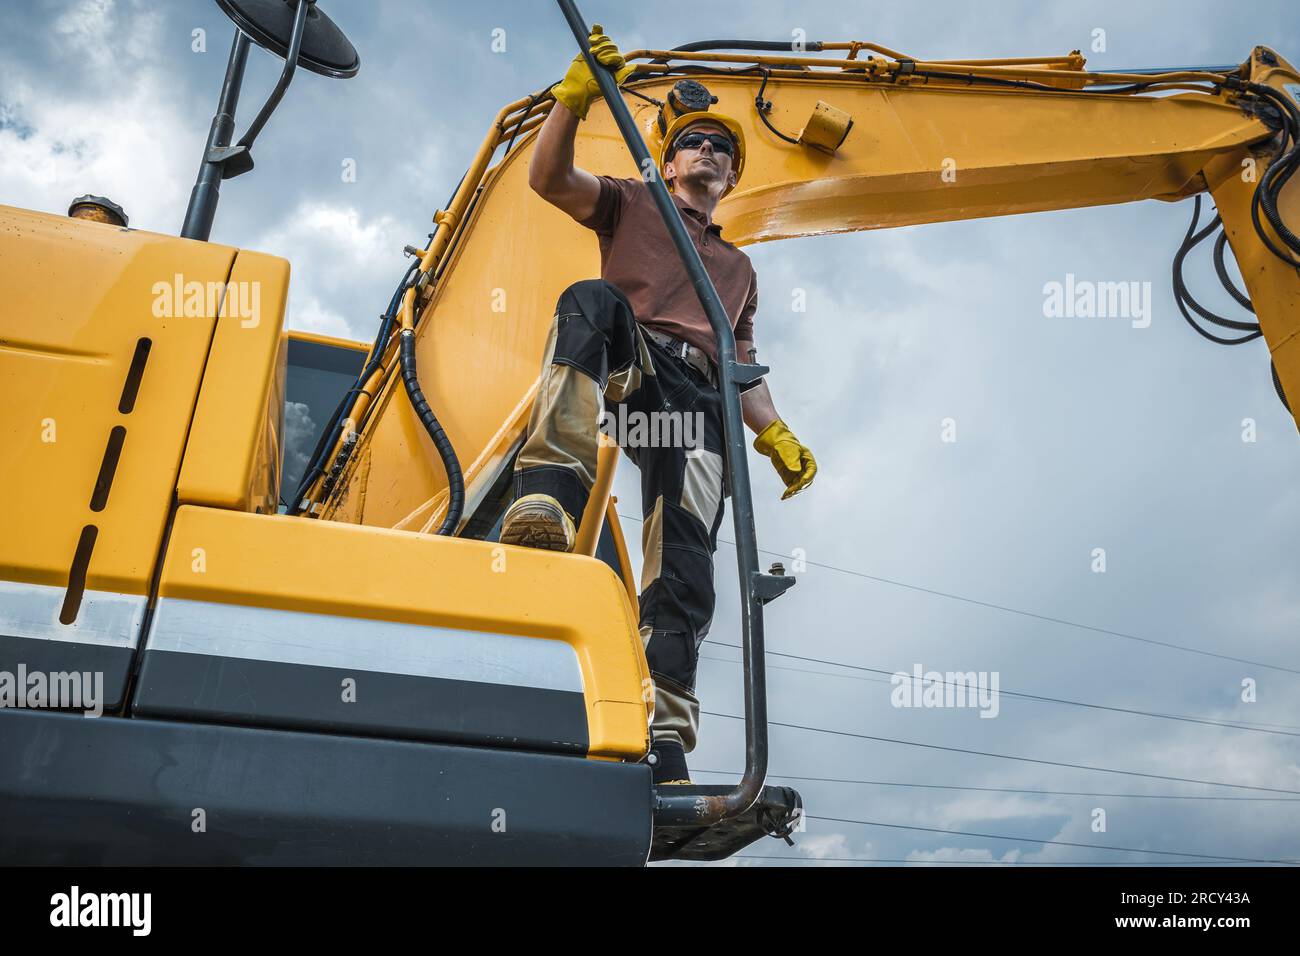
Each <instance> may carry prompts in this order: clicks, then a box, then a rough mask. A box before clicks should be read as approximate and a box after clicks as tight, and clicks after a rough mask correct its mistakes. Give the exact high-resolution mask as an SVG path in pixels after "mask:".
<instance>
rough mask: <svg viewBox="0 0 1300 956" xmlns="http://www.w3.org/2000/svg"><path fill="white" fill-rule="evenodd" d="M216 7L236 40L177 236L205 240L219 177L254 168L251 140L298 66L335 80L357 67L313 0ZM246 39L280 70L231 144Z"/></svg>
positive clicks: (238, 1) (239, 0)
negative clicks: (230, 24) (280, 64)
mask: <svg viewBox="0 0 1300 956" xmlns="http://www.w3.org/2000/svg"><path fill="white" fill-rule="evenodd" d="M217 6H218V7H220V8H221V10H222V12H223V13H225V14H226V16H228V17H230V19H231V20H232V21H233V22H234V24H235V39H234V43H233V44H232V45H231V48H230V60H229V62H228V63H227V64H226V77H225V80H224V81H223V82H222V84H221V96H220V99H219V100H218V101H217V112H216V114H215V115H214V116H213V117H212V127H211V129H210V131H209V132H208V143H207V146H206V148H205V149H204V152H203V162H202V163H201V164H200V165H199V175H198V178H197V179H196V180H195V182H194V189H193V191H191V193H190V204H189V207H188V208H187V209H186V210H185V223H184V225H183V226H182V227H181V236H183V237H184V238H186V239H203V240H206V239H207V238H208V236H209V235H210V234H211V233H212V220H213V218H214V217H215V216H216V212H217V200H218V199H219V198H220V193H221V180H223V179H233V178H234V177H236V176H240V175H242V174H244V173H246V172H248V171H249V170H250V169H252V168H253V154H252V148H253V141H254V140H255V139H257V134H258V133H260V132H261V131H262V127H264V126H265V125H266V121H267V120H268V119H270V118H271V114H272V113H273V112H274V111H275V108H276V107H277V106H278V105H279V104H280V100H281V98H282V97H283V96H284V93H285V90H287V89H288V88H289V83H290V82H291V81H292V80H293V74H294V71H295V70H296V69H297V68H298V66H299V65H301V66H302V67H303V69H305V70H308V71H310V72H312V73H318V74H320V75H321V76H332V77H337V78H339V79H348V78H349V77H353V76H356V74H357V70H359V69H360V68H361V58H360V57H359V56H357V51H356V48H355V47H354V46H353V45H352V44H351V42H349V40H348V38H347V37H346V36H344V34H343V31H342V30H340V29H339V28H338V26H336V25H335V23H334V21H333V20H331V19H330V18H329V17H327V16H326V15H325V13H324V12H323V11H322V10H321V9H320V7H319V6H318V5H317V3H316V0H217ZM250 40H252V42H254V43H256V44H257V45H258V46H260V47H262V48H263V49H264V50H269V51H270V52H271V53H274V54H275V55H276V56H278V57H281V58H282V59H283V60H284V69H283V70H282V71H281V73H280V79H279V81H278V82H277V83H276V84H275V89H273V90H272V91H271V95H270V96H269V97H267V100H266V102H265V103H264V104H263V105H262V108H261V110H259V111H258V114H257V116H256V118H254V120H253V122H252V123H251V124H250V125H249V127H248V131H247V132H245V133H244V135H243V136H241V137H240V139H239V141H238V142H237V143H235V144H234V145H233V146H232V145H231V140H232V139H233V137H234V131H235V109H236V107H237V106H238V105H239V92H240V87H241V86H242V85H243V82H244V67H245V65H246V63H247V61H248V45H249V41H250Z"/></svg>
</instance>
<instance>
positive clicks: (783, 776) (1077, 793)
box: [691, 767, 1300, 803]
mask: <svg viewBox="0 0 1300 956" xmlns="http://www.w3.org/2000/svg"><path fill="white" fill-rule="evenodd" d="M691 773H716V774H719V775H721V776H725V777H735V778H737V779H739V778H740V776H741V773H740V771H737V770H704V769H702V768H699V767H692V768H691ZM767 776H768V777H769V778H770V779H773V780H802V781H805V782H808V783H844V784H859V785H861V786H866V787H908V788H914V789H918V790H963V791H964V790H971V791H975V792H978V793H1026V794H1032V795H1035V796H1046V797H1106V798H1107V799H1120V798H1123V799H1134V800H1227V801H1229V802H1247V803H1300V797H1229V796H1218V795H1214V794H1175V793H1104V792H1099V791H1095V790H1030V789H1025V788H1021V787H970V786H965V787H963V786H959V785H957V784H947V783H903V782H901V781H897V780H849V779H845V778H843V777H805V776H799V775H798V774H791V773H769V774H768V775H767Z"/></svg>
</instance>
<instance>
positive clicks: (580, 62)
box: [528, 23, 632, 221]
mask: <svg viewBox="0 0 1300 956" xmlns="http://www.w3.org/2000/svg"><path fill="white" fill-rule="evenodd" d="M588 43H589V44H590V46H591V52H592V54H593V55H594V56H595V57H596V59H597V60H598V61H599V62H600V63H601V64H603V65H604V66H607V67H610V68H611V69H613V70H614V77H615V79H616V80H618V81H620V82H621V81H622V80H623V78H624V77H626V76H627V74H629V73H631V72H632V68H631V67H630V66H628V65H627V61H626V60H624V59H623V54H621V53H619V52H618V47H616V46H615V45H614V42H613V41H612V40H611V39H610V38H609V37H607V36H605V34H604V33H603V32H602V28H601V26H600V24H599V23H597V24H595V25H593V26H592V28H591V36H590V37H589V38H588ZM551 92H552V93H553V94H554V95H555V106H554V107H552V109H551V112H550V115H549V116H547V117H546V121H545V122H544V123H542V128H541V131H540V132H539V133H538V134H537V145H536V146H535V147H534V148H533V158H532V160H531V162H530V163H529V164H528V185H529V186H531V187H532V189H533V191H534V192H535V193H537V194H538V195H539V196H541V197H542V198H543V199H545V200H546V201H547V202H549V203H550V204H551V205H553V206H557V207H558V208H560V209H563V210H564V211H565V212H567V213H568V214H569V215H570V216H572V217H573V218H574V219H577V220H578V221H582V220H583V219H586V218H587V217H589V216H590V215H591V214H592V213H594V212H595V211H596V202H597V201H598V200H599V199H600V181H599V180H597V179H596V177H595V176H593V175H592V174H591V173H589V172H587V171H586V170H585V169H579V168H578V167H576V166H574V165H573V139H574V136H576V135H577V132H578V121H579V120H584V119H586V118H587V110H588V109H590V108H591V103H592V101H593V100H595V99H597V98H598V97H599V96H600V87H599V85H597V83H596V78H595V77H594V76H592V75H591V70H590V69H589V68H588V66H587V61H586V59H584V58H583V56H582V54H581V53H580V54H578V55H577V56H576V57H574V58H573V62H572V63H570V64H569V71H568V72H567V73H565V74H564V79H563V80H561V81H560V82H559V83H557V84H555V86H553V87H551Z"/></svg>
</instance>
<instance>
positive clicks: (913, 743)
mask: <svg viewBox="0 0 1300 956" xmlns="http://www.w3.org/2000/svg"><path fill="white" fill-rule="evenodd" d="M700 713H702V714H707V715H708V716H710V717H724V718H726V719H728V720H741V721H743V720H744V719H745V718H744V717H741V716H738V715H736V714H722V713H718V712H717V711H712V710H702V711H700ZM768 725H769V726H771V727H786V728H789V729H791V730H807V731H811V732H813V733H819V734H833V735H835V736H837V737H853V738H855V739H858V740H874V741H876V742H878V743H886V744H899V745H901V746H904V747H921V748H924V749H926V750H943V751H946V752H948V753H958V754H968V755H970V756H973V757H992V758H995V759H997V760H1016V761H1020V762H1022V763H1035V764H1041V765H1043V766H1048V767H1065V768H1068V769H1071V770H1088V771H1091V772H1093V773H1114V774H1121V775H1123V776H1126V777H1143V778H1145V779H1148V780H1168V781H1171V782H1175V783H1195V784H1200V785H1202V786H1207V787H1230V788H1232V789H1234V790H1254V791H1259V792H1261V793H1285V794H1290V795H1293V796H1300V790H1286V789H1282V788H1278V787H1256V786H1251V785H1249V784H1244V783H1225V782H1223V781H1220V780H1199V779H1196V778H1194V777H1175V776H1171V775H1168V774H1161V773H1144V772H1142V771H1138V770H1117V769H1115V768H1113V767H1093V766H1090V765H1088V764H1080V763H1067V762H1065V761H1061V760H1043V759H1041V758H1038V757H1021V756H1017V755H1015V754H1000V753H993V752H991V751H987V750H968V749H966V748H964V747H946V746H944V745H942V744H930V743H924V742H923V741H919V740H900V739H899V738H897V737H879V736H875V735H873V734H858V733H852V732H851V731H847V730H833V729H830V728H828V727H810V726H807V725H805V724H787V723H782V722H781V721H777V720H769V721H768Z"/></svg>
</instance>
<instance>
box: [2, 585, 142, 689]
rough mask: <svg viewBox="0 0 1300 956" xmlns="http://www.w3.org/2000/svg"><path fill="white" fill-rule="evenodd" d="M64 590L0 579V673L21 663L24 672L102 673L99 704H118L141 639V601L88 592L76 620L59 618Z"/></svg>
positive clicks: (15, 669)
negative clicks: (68, 620) (101, 690)
mask: <svg viewBox="0 0 1300 956" xmlns="http://www.w3.org/2000/svg"><path fill="white" fill-rule="evenodd" d="M65 594H66V590H65V589H64V588H56V587H50V586H48V585H43V584H21V583H19V582H16V581H0V671H4V672H7V673H9V674H11V675H16V674H17V673H18V667H19V665H22V666H23V667H24V668H25V669H26V671H27V673H28V674H32V673H34V672H41V673H43V674H46V675H50V674H58V673H72V672H78V673H81V674H86V673H91V674H96V673H98V674H102V675H103V694H104V700H103V702H102V706H103V708H104V709H105V710H117V709H118V708H120V707H121V705H122V696H123V694H124V692H125V690H126V681H127V674H128V672H129V671H130V668H131V659H132V656H133V654H134V653H135V647H136V645H137V643H138V642H139V640H140V628H141V624H142V622H143V620H144V612H145V603H146V602H145V599H144V598H143V597H140V596H138V595H132V594H117V593H114V592H111V591H86V592H85V594H84V595H83V596H82V599H81V607H80V609H79V610H78V612H77V617H76V620H75V621H74V622H73V623H71V624H63V623H61V622H60V620H59V614H60V611H61V609H62V606H63V601H64V597H65Z"/></svg>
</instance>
